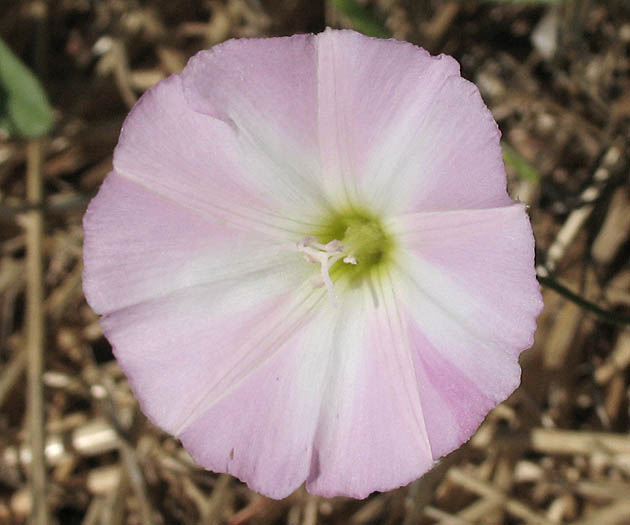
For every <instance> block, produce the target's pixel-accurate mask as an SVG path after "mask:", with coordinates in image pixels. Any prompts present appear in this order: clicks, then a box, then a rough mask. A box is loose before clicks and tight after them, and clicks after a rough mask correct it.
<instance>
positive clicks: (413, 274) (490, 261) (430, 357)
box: [388, 204, 542, 459]
mask: <svg viewBox="0 0 630 525" xmlns="http://www.w3.org/2000/svg"><path fill="white" fill-rule="evenodd" d="M388 226H389V228H390V230H391V231H392V232H395V233H394V235H395V237H396V240H397V243H398V244H397V247H396V258H395V260H396V266H397V268H398V269H399V273H398V274H397V282H398V283H400V286H398V287H397V290H398V291H399V294H398V297H399V300H400V303H401V304H402V305H404V306H402V307H401V308H402V309H403V311H404V312H405V316H406V319H407V323H408V326H409V336H410V346H411V349H412V352H413V355H414V364H415V370H416V374H417V382H418V386H419V390H420V397H421V400H422V407H423V413H424V417H425V421H426V425H427V431H428V435H429V440H430V442H431V447H432V451H433V454H434V457H435V458H436V459H437V458H439V457H440V456H441V455H444V454H446V453H448V452H450V451H452V450H453V449H455V448H457V447H458V446H460V445H461V444H462V443H464V442H465V441H467V440H468V439H469V438H470V436H471V435H472V433H473V432H474V431H475V430H476V428H477V427H478V425H479V424H480V423H481V421H482V420H483V418H484V417H485V415H486V414H487V412H488V411H489V410H490V409H492V408H493V407H494V406H496V405H497V404H498V403H500V402H502V401H504V400H505V399H506V398H507V397H508V396H509V395H510V394H511V393H512V392H513V391H514V389H516V387H517V386H518V384H519V382H520V367H519V363H518V355H519V353H520V352H521V351H522V350H524V349H526V348H528V347H529V346H531V344H532V342H533V334H534V330H535V318H536V316H537V315H538V314H539V313H540V310H541V308H542V300H541V296H540V291H539V288H538V283H537V281H536V278H535V273H534V269H533V268H534V265H533V258H534V250H533V237H532V233H531V228H530V226H529V221H528V219H527V215H526V214H525V210H524V207H523V206H522V205H519V204H515V205H512V206H507V207H503V208H496V209H487V210H461V211H452V212H436V213H418V214H413V215H409V216H404V217H398V218H396V219H392V220H390V221H389V224H388Z"/></svg>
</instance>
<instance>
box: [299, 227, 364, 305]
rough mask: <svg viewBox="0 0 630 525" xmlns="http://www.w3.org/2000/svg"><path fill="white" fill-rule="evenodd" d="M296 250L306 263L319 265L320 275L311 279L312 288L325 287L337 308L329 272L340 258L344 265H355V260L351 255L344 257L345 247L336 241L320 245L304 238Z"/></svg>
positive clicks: (315, 241)
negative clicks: (302, 255) (301, 254)
mask: <svg viewBox="0 0 630 525" xmlns="http://www.w3.org/2000/svg"><path fill="white" fill-rule="evenodd" d="M297 249H298V252H300V253H303V254H304V259H306V261H308V262H310V263H314V264H319V265H320V275H319V276H314V277H313V278H312V279H311V284H312V285H313V287H315V288H319V287H321V286H324V285H325V286H326V289H327V290H328V295H329V296H330V300H331V302H332V304H333V306H334V307H335V308H336V307H337V306H339V302H338V300H337V295H336V294H335V289H334V286H333V282H332V279H331V278H330V273H329V270H330V268H331V267H332V265H333V264H335V263H336V262H337V261H338V260H339V259H341V258H343V262H344V263H346V264H357V260H356V259H355V258H354V256H353V255H346V253H345V247H344V246H343V244H341V242H340V241H338V240H337V239H333V240H332V241H330V242H328V243H326V244H322V243H320V242H317V239H315V237H304V239H302V240H301V241H300V242H298V243H297Z"/></svg>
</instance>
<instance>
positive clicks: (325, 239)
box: [298, 210, 393, 305]
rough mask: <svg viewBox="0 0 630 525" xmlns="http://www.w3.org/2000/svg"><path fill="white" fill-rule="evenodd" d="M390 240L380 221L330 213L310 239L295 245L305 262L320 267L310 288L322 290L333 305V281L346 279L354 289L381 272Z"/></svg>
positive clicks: (358, 214) (353, 212)
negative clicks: (371, 275) (369, 276)
mask: <svg viewBox="0 0 630 525" xmlns="http://www.w3.org/2000/svg"><path fill="white" fill-rule="evenodd" d="M392 245H393V243H392V239H391V237H390V236H389V235H388V234H387V232H386V231H385V230H384V229H383V227H382V226H381V223H380V221H379V220H378V219H377V218H375V217H373V216H371V215H369V214H367V213H363V212H358V211H356V210H351V211H349V212H347V213H334V214H331V216H330V217H329V218H328V220H327V221H325V222H324V224H323V225H322V227H321V228H320V229H319V230H318V231H315V232H313V235H311V236H309V237H306V238H304V239H303V240H302V241H300V242H299V243H298V251H300V252H302V253H303V254H304V257H305V258H306V260H307V261H309V262H311V263H317V264H319V265H320V269H321V271H320V274H319V275H317V276H316V277H315V278H314V279H313V286H324V285H325V286H326V288H327V289H328V292H329V295H330V297H331V301H332V302H333V304H335V305H336V304H337V299H336V295H335V292H334V288H333V281H339V280H341V279H347V280H348V283H349V284H350V285H352V286H355V285H357V284H358V283H359V282H360V281H362V280H363V279H364V278H366V277H367V276H368V275H370V274H371V273H372V272H374V271H375V270H377V269H379V268H381V267H382V266H383V265H384V264H385V263H386V261H387V260H388V258H389V255H390V253H391V251H392Z"/></svg>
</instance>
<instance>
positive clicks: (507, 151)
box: [501, 142, 540, 184]
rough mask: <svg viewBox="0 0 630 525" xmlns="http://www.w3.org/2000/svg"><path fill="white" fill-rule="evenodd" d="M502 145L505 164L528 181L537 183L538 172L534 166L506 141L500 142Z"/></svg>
mask: <svg viewBox="0 0 630 525" xmlns="http://www.w3.org/2000/svg"><path fill="white" fill-rule="evenodd" d="M501 146H502V147H503V160H504V161H505V165H506V166H507V167H508V168H510V169H512V170H514V171H515V172H516V173H517V174H518V175H519V176H520V177H522V178H523V179H525V180H528V181H529V182H533V183H535V184H538V183H539V182H540V173H539V172H538V169H536V166H534V165H533V164H532V163H531V162H529V161H528V160H527V159H526V158H525V157H523V156H522V155H521V154H520V153H519V152H518V151H516V150H515V149H514V148H513V147H512V146H510V145H509V144H508V143H507V142H502V143H501Z"/></svg>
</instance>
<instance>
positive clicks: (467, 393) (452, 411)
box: [409, 320, 518, 460]
mask: <svg viewBox="0 0 630 525" xmlns="http://www.w3.org/2000/svg"><path fill="white" fill-rule="evenodd" d="M409 336H410V346H411V349H412V352H413V359H414V366H415V370H416V377H417V382H418V391H419V393H420V399H421V400H422V409H423V415H424V421H425V424H426V428H427V434H428V436H429V441H430V443H431V452H432V454H433V458H434V459H436V460H437V459H439V458H440V457H441V456H444V455H446V454H448V453H449V452H451V451H453V450H455V449H456V448H458V447H459V446H460V445H461V444H462V443H465V442H466V441H468V440H469V439H470V437H471V436H472V435H473V433H474V432H475V430H477V427H478V426H479V425H480V424H481V422H482V421H483V419H484V418H485V417H486V414H487V413H488V412H489V411H490V410H492V409H493V408H494V407H495V406H496V405H497V401H495V400H493V399H492V398H490V397H489V396H488V394H486V393H485V389H484V388H483V387H482V386H478V385H476V384H475V383H474V382H473V381H472V380H471V379H469V378H468V377H467V376H466V374H465V373H464V372H462V370H461V368H459V367H458V364H457V363H453V362H450V361H449V360H448V359H446V358H445V357H444V356H443V355H442V353H441V352H440V351H439V350H438V349H437V348H435V347H434V346H433V345H432V344H431V343H430V342H429V341H428V340H427V338H426V337H425V336H424V335H423V334H422V332H421V331H420V329H419V327H418V326H417V325H416V324H415V323H414V322H413V321H412V320H410V321H409ZM476 350H477V351H478V352H479V349H476ZM473 351H474V349H473ZM477 358H478V359H480V360H483V354H481V355H477ZM509 374H514V377H518V376H517V375H516V373H515V370H514V363H512V364H511V366H510V368H509ZM512 386H514V387H515V386H516V385H512V384H508V385H507V388H505V390H504V392H505V396H506V397H507V396H508V395H509V394H510V388H512Z"/></svg>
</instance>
